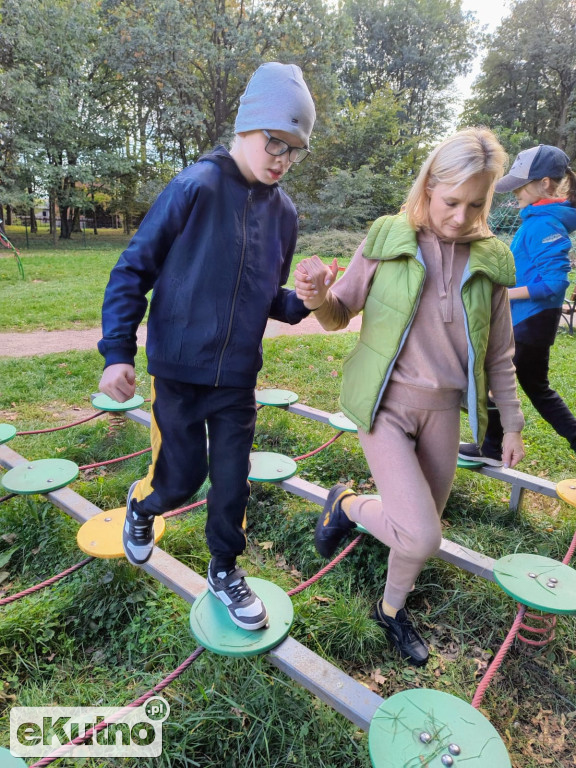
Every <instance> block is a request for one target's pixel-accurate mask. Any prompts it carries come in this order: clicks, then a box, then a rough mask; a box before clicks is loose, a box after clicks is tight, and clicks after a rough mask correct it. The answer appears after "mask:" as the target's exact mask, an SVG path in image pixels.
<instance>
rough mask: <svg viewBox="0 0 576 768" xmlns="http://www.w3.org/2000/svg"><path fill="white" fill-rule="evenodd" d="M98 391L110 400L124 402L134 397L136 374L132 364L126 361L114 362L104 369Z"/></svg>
mask: <svg viewBox="0 0 576 768" xmlns="http://www.w3.org/2000/svg"><path fill="white" fill-rule="evenodd" d="M98 386H99V388H100V392H103V393H104V394H105V395H108V397H111V398H112V400H116V401H117V402H119V403H125V402H126V400H130V398H132V397H134V394H135V392H136V374H135V371H134V366H133V365H128V363H115V364H114V365H109V366H108V367H107V368H105V369H104V373H103V374H102V378H101V379H100V384H99V385H98Z"/></svg>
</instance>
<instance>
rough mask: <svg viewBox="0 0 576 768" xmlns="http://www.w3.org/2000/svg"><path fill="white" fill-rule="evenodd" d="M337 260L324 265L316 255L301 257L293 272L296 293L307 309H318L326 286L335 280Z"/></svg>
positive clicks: (326, 290)
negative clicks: (307, 257)
mask: <svg viewBox="0 0 576 768" xmlns="http://www.w3.org/2000/svg"><path fill="white" fill-rule="evenodd" d="M337 274H338V261H337V260H336V259H334V260H333V261H332V264H330V266H326V264H324V263H323V262H322V261H321V260H320V258H319V257H318V256H316V255H314V256H312V257H311V258H309V259H303V260H302V261H301V262H300V264H298V266H297V267H296V271H295V272H294V287H295V289H296V295H297V296H298V298H299V299H302V301H303V302H304V306H305V307H306V308H307V309H318V307H320V306H322V304H324V301H325V300H326V294H327V293H328V288H329V287H330V286H331V285H332V283H334V282H335V280H336V275H337Z"/></svg>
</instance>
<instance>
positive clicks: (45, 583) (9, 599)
mask: <svg viewBox="0 0 576 768" xmlns="http://www.w3.org/2000/svg"><path fill="white" fill-rule="evenodd" d="M92 560H94V558H93V557H87V558H86V559H85V560H82V562H80V563H76V565H73V566H72V567H71V568H67V569H66V570H65V571H62V573H59V574H58V575H57V576H52V578H51V579H47V580H46V581H43V582H41V583H40V584H36V586H35V587H29V588H28V589H25V590H24V591H23V592H18V594H17V595H10V597H3V598H2V600H0V605H7V604H8V603H13V602H14V601H15V600H18V599H19V598H21V597H25V596H26V595H31V594H32V593H33V592H38V591H39V590H41V589H44V587H49V586H50V585H51V584H55V583H56V582H57V581H60V579H63V578H64V577H65V576H69V575H70V574H71V573H74V571H78V570H79V569H80V568H83V567H84V566H85V565H88V563H90V562H92Z"/></svg>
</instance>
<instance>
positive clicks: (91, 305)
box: [0, 227, 362, 333]
mask: <svg viewBox="0 0 576 768" xmlns="http://www.w3.org/2000/svg"><path fill="white" fill-rule="evenodd" d="M22 230H23V228H22V227H19V228H17V227H8V228H7V235H8V237H9V238H10V240H11V242H13V244H14V245H17V247H19V248H21V249H22V250H21V251H20V258H21V261H22V265H23V267H24V275H25V279H24V280H22V279H21V278H20V275H19V272H18V266H17V263H16V260H15V258H14V256H13V255H12V253H11V251H9V250H4V249H2V250H1V251H0V329H1V330H2V332H4V333H6V332H8V331H36V330H47V331H54V330H67V329H76V330H79V329H83V328H94V327H96V326H99V325H100V313H101V308H102V299H103V297H104V290H105V288H106V284H107V283H108V278H109V276H110V270H111V269H112V267H113V266H114V265H115V264H116V261H117V260H118V256H119V255H120V252H121V250H122V249H123V248H124V247H126V245H127V244H128V241H129V239H128V238H127V237H126V236H125V235H123V234H122V233H121V232H120V231H119V230H103V231H102V233H101V234H99V235H92V234H88V233H87V234H86V242H85V244H83V236H82V235H80V234H78V235H76V236H75V239H73V240H72V241H70V242H69V241H63V242H60V241H59V243H58V246H57V248H54V247H53V244H52V242H51V240H50V239H49V237H48V235H47V234H46V232H41V234H40V235H38V236H34V237H33V236H32V235H29V245H30V247H29V248H26V247H23V245H22V241H23V234H22ZM346 239H347V241H351V240H354V242H356V244H358V243H359V242H360V241H361V239H362V235H354V234H352V233H347V238H346ZM308 240H310V238H308ZM318 241H319V238H318V237H316V238H315V239H313V244H314V246H316V245H318V244H319V243H318ZM23 242H24V245H25V240H24V241H23ZM307 242H308V241H307ZM307 247H308V246H307ZM317 250H318V249H317V248H314V252H316V251H317ZM329 250H331V249H329ZM349 250H350V249H348V255H345V256H340V257H339V263H340V264H341V265H342V266H345V265H346V264H347V263H348V262H349V260H350V253H349ZM311 253H312V251H310V250H307V251H306V253H302V254H301V255H299V256H298V257H297V258H295V259H294V262H293V266H294V267H295V266H296V264H297V263H298V262H299V261H300V260H301V259H302V258H305V257H306V256H309V255H311ZM288 285H289V286H290V287H293V285H294V281H293V276H292V275H291V276H290V280H289V281H288ZM16 307H17V311H15V308H16Z"/></svg>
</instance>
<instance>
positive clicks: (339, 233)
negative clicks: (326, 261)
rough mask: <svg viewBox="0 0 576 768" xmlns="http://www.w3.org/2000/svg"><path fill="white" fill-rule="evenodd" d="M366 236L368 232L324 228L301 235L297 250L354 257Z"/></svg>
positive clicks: (310, 253)
mask: <svg viewBox="0 0 576 768" xmlns="http://www.w3.org/2000/svg"><path fill="white" fill-rule="evenodd" d="M365 236H366V232H349V231H348V230H343V229H322V230H320V231H318V232H310V233H305V234H302V235H300V237H299V238H298V245H297V247H296V251H297V253H301V254H303V255H304V256H313V255H314V254H315V253H317V254H318V256H321V257H322V256H326V257H334V256H337V257H352V256H353V255H354V251H355V250H356V248H358V246H359V245H360V243H361V242H362V239H363V238H364V237H365Z"/></svg>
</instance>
